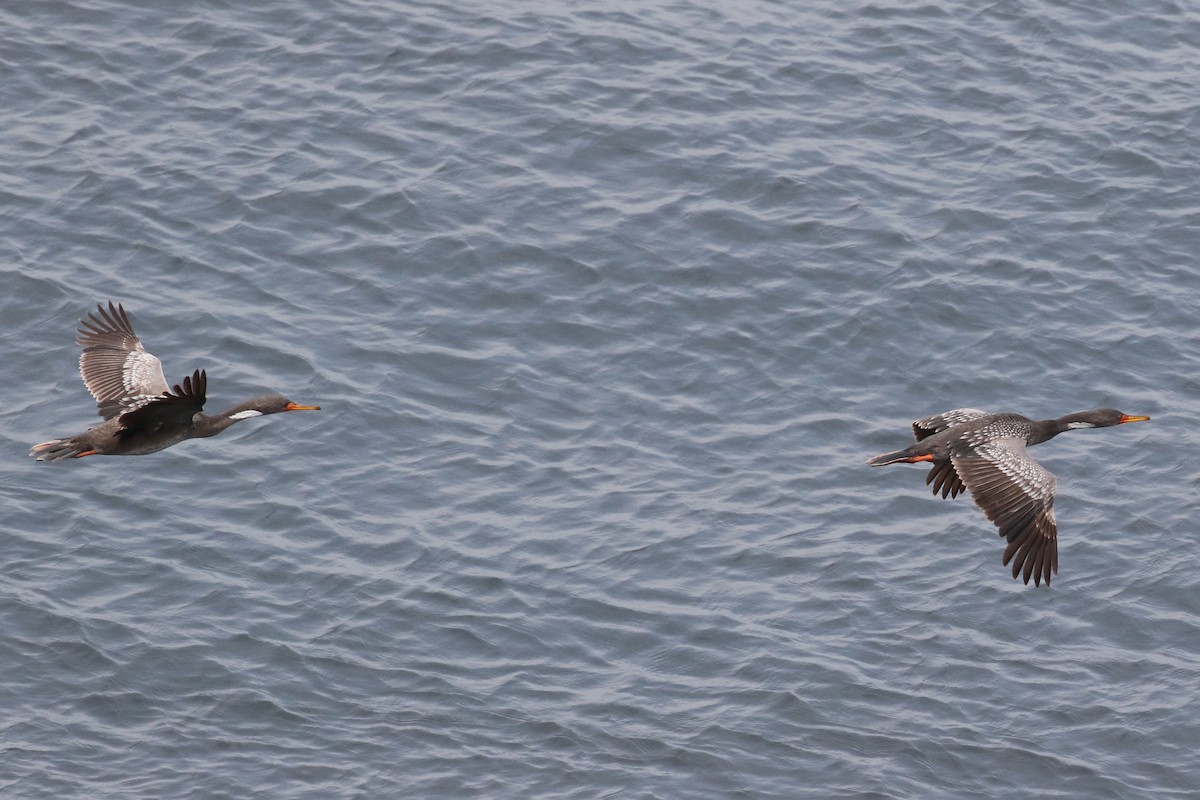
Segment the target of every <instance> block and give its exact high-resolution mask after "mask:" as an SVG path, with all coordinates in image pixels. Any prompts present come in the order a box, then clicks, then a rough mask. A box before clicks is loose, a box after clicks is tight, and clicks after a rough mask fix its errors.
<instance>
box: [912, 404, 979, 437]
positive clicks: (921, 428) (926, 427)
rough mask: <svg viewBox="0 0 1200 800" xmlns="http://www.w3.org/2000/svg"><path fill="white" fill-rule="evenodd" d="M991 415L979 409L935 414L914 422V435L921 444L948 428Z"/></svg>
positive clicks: (955, 410) (957, 409)
mask: <svg viewBox="0 0 1200 800" xmlns="http://www.w3.org/2000/svg"><path fill="white" fill-rule="evenodd" d="M991 413H992V412H990V411H980V410H979V409H978V408H956V409H954V410H953V411H945V412H943V413H941V414H934V415H933V416H932V417H925V418H924V419H919V420H917V421H916V422H914V423H913V424H912V428H913V435H914V436H916V437H917V441H918V442H919V441H921V440H922V439H924V438H926V437H927V436H933V435H934V434H935V433H941V432H942V431H944V430H946V429H947V428H953V427H954V426H955V425H961V424H963V423H964V422H970V421H971V420H975V419H979V418H980V417H987V416H990V415H991Z"/></svg>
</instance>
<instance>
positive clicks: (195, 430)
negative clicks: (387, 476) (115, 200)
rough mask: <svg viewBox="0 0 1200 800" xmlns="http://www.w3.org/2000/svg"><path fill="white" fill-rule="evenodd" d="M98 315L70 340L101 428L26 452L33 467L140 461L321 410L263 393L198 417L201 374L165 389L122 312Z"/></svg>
mask: <svg viewBox="0 0 1200 800" xmlns="http://www.w3.org/2000/svg"><path fill="white" fill-rule="evenodd" d="M98 314H99V315H98V316H97V314H89V315H88V318H87V319H86V320H84V321H83V323H82V325H83V327H81V328H80V329H79V336H78V337H77V339H76V341H77V342H78V343H79V344H80V345H82V346H83V354H82V355H80V357H79V372H80V374H81V375H82V376H83V382H84V384H85V385H86V386H87V388H88V391H90V392H91V393H92V396H93V397H95V398H96V404H97V407H98V409H99V412H100V416H102V417H103V418H104V422H102V423H100V424H99V425H96V426H94V427H92V428H89V429H88V430H86V431H84V432H83V433H81V434H79V435H78V436H72V437H69V438H64V439H51V440H50V441H48V442H42V443H41V444H38V445H34V447H33V449H32V450H30V452H29V454H30V455H31V456H34V457H35V458H37V460H38V461H57V460H59V459H63V458H83V457H84V456H90V455H115V456H135V455H145V454H146V453H154V452H157V451H159V450H163V449H165V448H168V447H170V446H171V445H174V444H179V443H180V442H182V441H184V440H185V439H197V438H201V437H206V436H215V435H217V434H218V433H220V432H221V431H223V430H225V429H226V428H228V427H229V426H230V425H233V424H234V423H235V422H238V421H240V420H243V419H248V418H250V417H257V416H262V415H264V414H275V413H278V412H281V411H318V410H320V406H313V405H300V404H298V403H293V402H291V401H290V400H288V399H287V398H286V397H281V396H279V395H264V396H262V397H256V398H253V399H251V400H247V401H245V402H243V403H239V404H238V405H236V406H234V407H233V408H231V409H229V410H228V411H223V412H221V413H220V414H216V415H209V414H205V413H204V411H203V408H204V402H205V397H206V390H207V385H208V378H207V375H206V374H205V372H204V370H202V369H198V370H196V371H195V372H193V373H192V374H191V375H190V376H188V377H185V378H184V379H183V380H182V381H181V382H180V383H177V384H175V386H173V387H169V386H168V385H167V381H166V379H165V378H164V377H163V371H162V364H161V362H159V360H158V359H157V358H156V357H155V356H154V355H153V354H151V353H149V352H147V351H146V349H145V348H144V347H143V346H142V343H141V340H139V339H138V337H137V334H135V333H134V332H133V326H132V325H130V323H129V317H128V315H127V314H126V313H125V309H124V308H123V307H121V306H119V305H113V304H112V303H111V302H110V303H109V304H108V308H107V309H106V308H104V306H103V305H100V306H98Z"/></svg>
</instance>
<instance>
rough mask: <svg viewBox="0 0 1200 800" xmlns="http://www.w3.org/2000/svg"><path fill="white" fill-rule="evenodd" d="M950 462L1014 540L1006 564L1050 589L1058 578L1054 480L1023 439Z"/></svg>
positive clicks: (989, 445)
mask: <svg viewBox="0 0 1200 800" xmlns="http://www.w3.org/2000/svg"><path fill="white" fill-rule="evenodd" d="M950 459H951V461H952V462H953V464H954V469H955V471H956V472H957V474H958V475H959V476H960V477H961V478H962V481H963V483H965V484H966V487H967V489H968V490H970V492H971V497H972V498H974V500H975V504H976V505H978V506H979V507H980V509H982V510H983V513H984V514H986V515H987V518H988V519H989V520H991V521H992V522H993V523H994V524H995V525H996V528H997V529H998V530H999V533H1000V535H1001V536H1003V537H1004V538H1005V539H1007V540H1008V547H1007V548H1005V550H1004V562H1003V563H1004V564H1005V565H1007V564H1008V563H1009V561H1011V562H1012V565H1013V577H1014V578H1016V577H1018V576H1020V577H1021V578H1022V579H1023V580H1024V581H1025V583H1029V579H1030V578H1031V577H1032V578H1033V582H1034V585H1035V586H1037V585H1041V582H1042V581H1043V580H1045V581H1046V585H1047V586H1049V585H1050V576H1051V575H1053V574H1057V573H1058V526H1057V523H1056V521H1055V519H1054V483H1055V481H1054V476H1053V475H1052V474H1050V472H1049V471H1048V470H1046V469H1045V468H1044V467H1043V466H1042V465H1041V464H1039V463H1038V462H1036V461H1034V460H1033V459H1032V458H1031V457H1030V456H1029V453H1028V451H1027V450H1026V449H1025V443H1024V442H1023V441H1021V440H1020V439H996V440H993V441H990V442H986V443H983V444H980V445H978V446H976V447H975V449H974V450H969V451H964V452H963V453H957V454H956V453H952V454H951V456H950Z"/></svg>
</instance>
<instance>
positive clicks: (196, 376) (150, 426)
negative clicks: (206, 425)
mask: <svg viewBox="0 0 1200 800" xmlns="http://www.w3.org/2000/svg"><path fill="white" fill-rule="evenodd" d="M207 387H208V376H206V375H205V374H204V370H202V369H198V370H196V371H195V372H193V373H192V375H191V377H189V378H184V379H183V384H182V385H180V384H178V383H177V384H175V386H174V388H173V389H171V390H170V391H167V392H164V393H163V394H161V395H159V396H158V397H154V398H151V399H150V400H147V401H146V402H144V403H142V404H141V405H139V406H137V407H136V408H134V409H132V410H130V411H126V412H125V413H124V414H122V415H121V418H120V423H121V429H120V430H118V431H117V436H118V437H120V438H125V437H128V436H133V435H135V434H142V433H154V432H155V431H157V430H160V429H166V430H172V431H173V430H179V429H181V428H186V427H187V426H189V425H191V424H192V417H193V416H194V415H195V414H196V412H197V411H200V410H201V409H202V408H204V394H205V391H206V389H207Z"/></svg>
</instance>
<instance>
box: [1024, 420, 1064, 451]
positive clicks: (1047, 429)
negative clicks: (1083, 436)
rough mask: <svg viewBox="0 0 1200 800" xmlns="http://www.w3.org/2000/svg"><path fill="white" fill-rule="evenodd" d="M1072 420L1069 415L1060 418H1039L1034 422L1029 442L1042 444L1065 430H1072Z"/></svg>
mask: <svg viewBox="0 0 1200 800" xmlns="http://www.w3.org/2000/svg"><path fill="white" fill-rule="evenodd" d="M1070 421H1071V420H1070V417H1069V416H1067V417H1059V418H1058V419H1042V420H1038V421H1037V422H1035V423H1033V431H1032V432H1031V433H1030V434H1029V441H1028V444H1030V445H1034V444H1041V443H1042V442H1046V441H1049V440H1051V439H1053V438H1054V437H1055V436H1058V435H1059V434H1060V433H1062V432H1063V431H1069V430H1071V426H1070V425H1069V422H1070Z"/></svg>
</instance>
